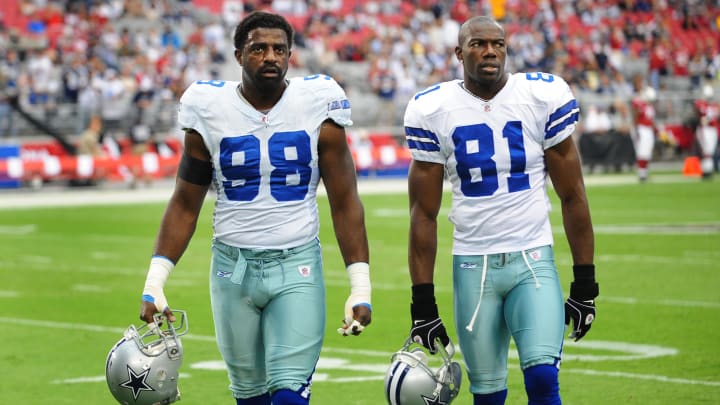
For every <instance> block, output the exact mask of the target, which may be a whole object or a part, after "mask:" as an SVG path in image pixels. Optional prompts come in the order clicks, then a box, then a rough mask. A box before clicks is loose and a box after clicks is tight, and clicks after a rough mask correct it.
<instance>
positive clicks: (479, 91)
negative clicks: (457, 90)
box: [460, 74, 508, 102]
mask: <svg viewBox="0 0 720 405" xmlns="http://www.w3.org/2000/svg"><path fill="white" fill-rule="evenodd" d="M507 81H508V76H507V74H506V75H505V76H504V77H503V78H502V79H500V80H498V81H497V82H495V83H490V84H483V83H478V82H477V81H473V80H467V78H466V79H465V80H463V81H462V82H461V83H460V86H461V87H462V88H463V90H465V91H467V92H468V93H469V94H470V95H472V96H473V97H475V98H478V99H480V100H482V101H485V102H488V101H490V100H492V99H493V97H495V96H496V95H497V94H498V93H499V92H500V90H502V89H503V87H505V84H507Z"/></svg>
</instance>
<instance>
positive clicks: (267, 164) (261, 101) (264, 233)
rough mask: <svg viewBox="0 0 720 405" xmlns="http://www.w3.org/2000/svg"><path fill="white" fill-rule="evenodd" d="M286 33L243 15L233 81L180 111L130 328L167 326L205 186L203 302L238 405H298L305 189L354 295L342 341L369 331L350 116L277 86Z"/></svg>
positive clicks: (314, 229) (305, 314)
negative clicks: (208, 236)
mask: <svg viewBox="0 0 720 405" xmlns="http://www.w3.org/2000/svg"><path fill="white" fill-rule="evenodd" d="M292 41H293V30H292V28H291V26H290V24H288V22H287V20H285V18H283V17H281V16H279V15H276V14H270V13H265V12H255V13H252V14H249V15H247V16H246V17H245V18H244V19H243V20H242V21H241V22H240V23H239V24H238V26H237V27H236V29H235V33H234V45H235V58H236V60H237V62H238V63H239V64H240V65H241V66H242V80H241V81H239V82H238V81H219V80H201V81H197V82H195V83H193V84H192V85H190V86H189V87H188V89H187V90H186V91H185V93H184V94H183V95H182V98H181V99H180V106H179V110H178V121H179V123H180V125H181V126H182V128H184V129H185V150H184V154H183V157H182V161H181V163H180V167H179V169H178V175H177V182H176V185H175V191H174V193H173V195H172V197H171V199H170V202H169V204H168V207H167V209H166V211H165V215H164V217H163V220H162V223H161V225H160V231H159V235H158V237H157V241H156V246H155V251H154V254H153V258H152V260H151V263H150V269H149V271H148V275H147V281H146V284H145V290H144V292H143V298H142V310H141V311H142V313H141V318H142V319H143V320H145V321H147V322H151V321H152V316H153V314H155V313H157V312H164V313H165V314H166V316H168V318H169V319H170V320H172V319H173V316H172V311H171V310H170V309H169V306H168V301H167V299H166V298H165V294H164V291H163V287H164V285H165V282H166V280H167V279H168V276H169V275H170V272H171V271H172V270H173V267H174V266H175V264H176V263H177V262H178V260H179V259H180V256H181V255H182V254H183V252H184V251H185V249H186V247H187V245H188V242H189V241H190V238H191V236H192V235H193V232H194V230H195V226H196V223H197V220H198V215H199V213H200V209H201V206H202V204H203V201H204V200H205V195H206V193H207V191H208V189H209V186H210V184H211V183H212V184H213V186H214V189H215V190H216V191H217V199H216V201H215V208H214V213H213V238H212V262H211V265H210V298H211V304H212V312H213V318H214V322H215V333H216V336H217V344H218V347H219V349H220V353H221V354H222V357H223V359H224V360H225V363H226V364H227V370H228V375H229V379H230V390H231V391H232V394H233V396H234V397H235V399H236V402H237V404H238V405H248V404H252V405H269V404H270V403H271V402H272V403H273V404H275V405H287V404H293V405H298V404H307V403H308V402H309V397H310V382H311V377H312V375H313V371H314V369H315V365H316V363H317V361H318V358H319V356H320V348H321V345H322V342H323V334H324V330H325V287H324V282H323V272H322V270H323V269H322V267H323V263H322V257H321V246H320V241H319V240H318V229H319V223H318V207H317V201H316V196H317V194H316V190H317V187H318V183H319V182H320V180H322V181H323V184H324V186H325V188H326V190H327V195H328V200H329V203H330V210H331V215H332V221H333V225H334V230H335V236H336V238H337V241H338V244H339V247H340V252H341V254H342V257H343V259H344V262H345V266H346V268H347V271H348V274H349V278H350V286H351V294H350V297H349V298H348V300H347V302H346V305H345V309H344V313H345V314H344V322H343V324H342V325H341V326H340V328H339V332H340V333H341V334H343V335H346V336H347V335H358V334H360V333H361V332H362V331H363V328H364V327H365V326H367V325H368V324H369V323H370V321H371V307H370V293H371V290H370V276H369V265H368V262H369V256H368V242H367V234H366V230H365V223H364V210H363V206H362V203H361V201H360V198H359V196H358V193H357V181H356V177H355V168H354V165H353V160H352V156H351V154H350V150H349V148H348V145H347V141H346V136H345V129H344V128H345V127H347V126H349V125H351V124H352V121H351V116H350V103H349V102H348V99H347V97H346V95H345V92H344V91H343V90H342V88H341V87H340V86H339V85H338V84H337V83H336V82H335V81H334V80H333V79H332V78H330V77H328V76H324V75H313V76H308V77H298V78H293V79H289V80H288V79H286V77H285V76H286V73H287V70H288V61H289V58H290V54H291V44H292Z"/></svg>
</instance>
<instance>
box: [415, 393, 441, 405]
mask: <svg viewBox="0 0 720 405" xmlns="http://www.w3.org/2000/svg"><path fill="white" fill-rule="evenodd" d="M421 396H422V399H423V401H425V405H447V402H444V401H441V400H440V396H438V395H435V398H428V397H426V396H425V395H421Z"/></svg>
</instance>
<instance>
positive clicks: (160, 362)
mask: <svg viewBox="0 0 720 405" xmlns="http://www.w3.org/2000/svg"><path fill="white" fill-rule="evenodd" d="M173 313H174V314H175V316H176V317H177V318H179V321H176V322H174V323H171V322H168V321H167V319H166V318H165V317H163V316H160V315H156V316H155V318H154V320H153V323H151V324H144V325H142V326H140V327H139V328H136V327H135V326H134V325H130V327H128V329H127V330H126V331H125V333H124V334H123V337H122V339H120V340H119V341H118V342H117V343H116V344H115V345H114V346H113V347H112V349H110V353H108V357H107V361H106V363H105V379H106V381H107V384H108V388H109V389H110V393H112V395H113V397H115V399H116V400H117V401H118V402H119V403H121V404H123V405H164V404H171V403H173V402H175V401H178V400H180V391H179V390H178V378H179V372H178V370H179V369H180V365H182V358H183V348H182V343H181V342H180V336H182V335H184V334H186V333H187V332H188V322H187V314H186V313H185V312H184V311H179V310H173ZM163 324H164V325H165V328H162V325H163ZM175 324H177V327H176V325H175Z"/></svg>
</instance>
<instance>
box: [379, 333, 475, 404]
mask: <svg viewBox="0 0 720 405" xmlns="http://www.w3.org/2000/svg"><path fill="white" fill-rule="evenodd" d="M412 343H413V342H412V341H411V340H410V339H408V341H407V342H405V345H404V346H403V347H402V349H400V350H399V351H398V352H396V353H395V354H393V356H392V360H391V363H390V367H389V368H388V370H387V373H386V374H385V397H386V399H387V402H388V404H390V405H448V404H450V403H451V402H452V401H453V399H455V397H457V394H458V392H459V391H460V383H461V381H462V370H461V368H460V365H459V364H458V363H457V362H454V361H452V355H453V354H454V352H455V350H454V348H453V346H452V343H450V345H448V349H446V348H445V347H443V346H442V344H440V342H439V341H438V342H436V344H437V347H438V348H439V350H438V351H439V352H440V355H441V357H442V361H443V364H442V366H440V368H438V369H437V370H433V369H432V368H431V367H430V366H429V365H428V356H427V354H425V352H424V351H423V350H422V349H420V348H414V349H412V350H410V349H409V348H410V346H411V345H412Z"/></svg>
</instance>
